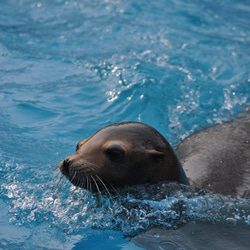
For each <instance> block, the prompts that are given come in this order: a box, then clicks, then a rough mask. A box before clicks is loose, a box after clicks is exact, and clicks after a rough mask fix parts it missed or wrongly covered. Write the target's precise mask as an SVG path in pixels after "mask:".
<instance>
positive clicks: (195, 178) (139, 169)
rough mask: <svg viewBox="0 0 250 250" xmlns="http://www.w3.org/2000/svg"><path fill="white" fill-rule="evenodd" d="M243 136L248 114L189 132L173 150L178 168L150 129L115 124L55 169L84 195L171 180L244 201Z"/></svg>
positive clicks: (248, 169)
mask: <svg viewBox="0 0 250 250" xmlns="http://www.w3.org/2000/svg"><path fill="white" fill-rule="evenodd" d="M249 135H250V119H249V115H248V116H246V117H245V118H243V119H240V120H235V121H233V122H232V123H227V124H224V125H218V126H215V127H213V128H209V129H206V130H203V131H200V132H197V133H194V134H193V135H192V136H190V137H188V138H187V139H186V140H184V141H183V142H182V143H181V144H180V145H178V147H177V148H176V153H177V155H178V157H179V159H180V162H181V164H180V163H179V160H178V158H177V156H176V154H175V152H174V150H173V149H172V147H171V146H170V145H169V143H168V142H167V140H166V139H165V138H164V137H163V136H162V135H161V134H160V133H159V132H158V131H157V130H155V129H154V128H152V127H150V126H148V125H146V124H143V123H139V122H122V123H116V124H112V125H109V126H107V127H104V128H102V129H100V130H99V131H97V132H96V133H95V134H94V135H92V136H91V137H89V138H88V139H85V140H82V141H80V142H79V143H78V145H77V151H76V153H75V154H73V155H71V156H68V157H67V158H66V159H65V160H63V161H62V162H61V163H60V170H61V172H62V173H63V174H64V175H65V176H66V177H67V178H68V179H69V180H70V181H71V183H72V184H74V185H75V186H79V187H82V188H85V189H88V190H90V191H101V190H103V189H106V190H113V189H116V188H117V187H122V186H125V185H138V184H145V183H152V184H153V183H157V182H160V181H171V182H178V183H182V184H186V185H188V184H189V182H190V184H192V185H195V186H197V187H198V188H203V189H206V190H209V191H212V192H215V193H221V194H224V195H233V196H244V197H246V196H248V195H249V190H250V154H249V145H250V143H249V141H250V138H249ZM182 166H183V168H182ZM183 169H184V171H183ZM185 172H186V174H187V176H186V174H185ZM187 177H188V178H187Z"/></svg>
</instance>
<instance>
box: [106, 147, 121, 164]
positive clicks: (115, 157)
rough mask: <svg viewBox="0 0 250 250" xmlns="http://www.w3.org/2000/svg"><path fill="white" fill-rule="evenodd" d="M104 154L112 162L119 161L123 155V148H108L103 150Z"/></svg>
mask: <svg viewBox="0 0 250 250" xmlns="http://www.w3.org/2000/svg"><path fill="white" fill-rule="evenodd" d="M105 154H106V155H107V157H108V158H109V160H111V161H113V162H119V161H121V160H122V159H123V157H124V150H123V149H122V148H118V147H116V148H113V147H112V148H108V149H106V150H105Z"/></svg>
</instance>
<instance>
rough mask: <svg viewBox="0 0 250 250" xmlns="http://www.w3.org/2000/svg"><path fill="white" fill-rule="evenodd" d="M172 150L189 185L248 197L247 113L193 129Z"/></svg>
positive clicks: (249, 134) (249, 118) (249, 148)
mask: <svg viewBox="0 0 250 250" xmlns="http://www.w3.org/2000/svg"><path fill="white" fill-rule="evenodd" d="M175 152H176V154H177V156H178V158H179V160H180V162H181V164H182V166H183V169H184V171H185V173H186V175H187V178H188V180H189V182H190V184H191V185H194V186H197V187H199V188H203V189H205V190H207V191H212V192H214V193H220V194H223V195H231V196H235V197H250V115H249V114H245V115H242V117H241V118H240V119H235V120H233V121H232V122H228V123H225V124H221V125H216V126H214V127H209V128H206V129H203V130H200V131H197V132H195V133H194V134H192V135H191V136H189V137H187V138H186V139H185V140H184V141H182V142H181V143H180V144H179V145H178V146H177V147H176V148H175Z"/></svg>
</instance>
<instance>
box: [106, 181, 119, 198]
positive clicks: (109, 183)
mask: <svg viewBox="0 0 250 250" xmlns="http://www.w3.org/2000/svg"><path fill="white" fill-rule="evenodd" d="M103 179H104V180H105V182H106V183H107V184H108V185H109V186H110V187H111V188H112V191H113V192H114V193H116V194H117V195H118V196H119V197H120V194H119V192H118V191H117V189H116V188H115V187H114V186H113V184H112V183H111V182H110V181H109V180H108V179H107V178H103Z"/></svg>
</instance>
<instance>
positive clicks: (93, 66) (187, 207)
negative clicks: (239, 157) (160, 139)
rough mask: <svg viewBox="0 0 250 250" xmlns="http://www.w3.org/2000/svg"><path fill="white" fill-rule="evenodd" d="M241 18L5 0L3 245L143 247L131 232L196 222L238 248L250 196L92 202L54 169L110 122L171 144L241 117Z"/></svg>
mask: <svg viewBox="0 0 250 250" xmlns="http://www.w3.org/2000/svg"><path fill="white" fill-rule="evenodd" d="M249 16H250V7H249V3H248V1H244V0H241V1H238V0H237V1H236V0H225V1H199V0H196V1H184V0H172V1H167V0H159V1H141V0H137V1H133V0H128V1H121V0H110V1H104V0H102V1H101V0H100V1H90V0H89V1H87V0H86V1H80V0H79V1H77V0H75V1H70V0H69V1H65V0H58V1H56V0H55V1H49V0H47V1H46V0H44V1H42V0H41V1H34V0H32V1H31V0H25V1H24V0H23V1H22V0H19V1H15V0H1V2H0V211H1V215H0V248H2V249H31V248H32V249H104V248H106V249H138V247H137V246H136V244H134V243H131V242H129V241H128V240H127V238H125V237H134V236H135V235H138V234H141V233H143V232H145V231H148V230H149V229H150V228H153V227H155V226H158V227H162V228H166V229H169V231H170V230H172V229H176V230H175V231H176V232H178V229H179V230H181V228H182V227H184V226H186V225H189V224H188V223H190V222H192V223H196V222H197V221H200V220H202V222H204V223H205V224H206V222H209V223H215V224H216V223H221V224H222V225H224V227H223V230H225V231H227V230H228V229H229V228H230V229H231V228H232V227H233V228H234V229H235V230H234V231H233V233H235V234H236V232H237V231H240V230H241V229H242V234H241V235H237V237H238V238H237V237H235V238H237V239H238V243H239V242H240V241H243V240H244V239H245V238H246V237H245V238H244V239H243V240H242V239H241V238H240V237H241V236H242V237H243V236H244V235H246V234H249V225H250V221H249V220H250V208H249V207H250V204H249V200H246V199H245V200H244V199H243V200H235V199H230V198H228V197H221V196H218V195H212V194H204V193H195V192H194V191H193V190H185V191H183V190H182V191H180V190H178V191H176V192H171V193H170V196H169V198H165V196H164V197H161V198H159V199H155V198H154V197H155V196H157V192H156V193H155V191H154V190H150V192H149V193H150V194H151V195H149V196H147V195H146V194H145V192H143V190H142V191H141V193H142V195H141V196H139V197H138V196H136V195H135V196H133V191H131V192H132V194H131V195H130V196H129V197H127V196H126V195H125V194H124V195H121V197H113V198H112V199H108V197H103V201H102V202H103V204H102V207H99V208H96V199H95V197H91V196H89V195H88V194H87V193H86V192H84V191H83V190H79V189H75V188H73V187H72V186H71V185H70V184H69V183H68V182H67V181H66V180H65V181H64V182H63V183H62V182H59V180H60V177H59V176H58V175H57V174H56V173H57V171H56V166H57V165H58V163H59V162H60V161H61V160H62V159H63V158H64V157H65V156H67V155H69V154H72V153H73V152H74V150H75V146H76V144H77V142H78V141H79V140H81V139H83V138H86V137H88V136H90V135H91V134H92V133H93V132H95V131H96V130H97V129H99V128H101V127H103V126H104V125H107V124H110V123H113V122H120V121H124V120H135V121H141V122H144V123H147V124H149V125H151V126H153V127H155V128H156V129H157V130H159V131H160V132H161V133H162V134H163V135H164V136H165V137H166V138H167V139H168V140H169V142H170V143H171V144H172V145H177V144H178V143H179V142H180V140H181V139H182V138H185V137H186V136H188V135H189V134H191V133H192V132H194V131H196V130H199V129H201V128H203V127H207V126H212V125H215V124H218V123H224V122H227V121H230V120H231V119H233V118H234V117H235V115H236V114H237V113H239V112H245V109H246V106H249V105H250V97H249V93H250V70H249V69H250V47H249V46H250V28H249V27H250V21H249ZM141 193H140V194H141ZM181 204H184V205H181ZM176 207H177V208H180V207H181V211H185V213H181V214H180V213H179V210H180V209H177V208H176ZM128 218H129V219H128ZM215 230H216V229H215ZM223 232H224V231H223ZM157 237H158V236H157ZM157 237H155V238H157ZM202 237H204V235H202ZM208 237H209V235H208ZM237 239H236V243H237ZM213 242H214V244H215V248H216V246H217V247H218V248H220V249H222V247H223V245H220V244H221V243H220V242H219V236H218V238H217V239H216V238H214V236H213ZM157 244H158V243H155V246H156V247H157ZM216 244H217V245H216ZM222 244H223V243H222ZM137 245H138V244H137ZM200 247H202V246H200ZM186 248H187V249H189V246H186ZM190 249H192V247H191V245H190Z"/></svg>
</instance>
